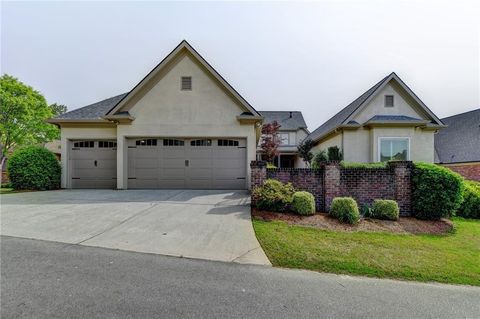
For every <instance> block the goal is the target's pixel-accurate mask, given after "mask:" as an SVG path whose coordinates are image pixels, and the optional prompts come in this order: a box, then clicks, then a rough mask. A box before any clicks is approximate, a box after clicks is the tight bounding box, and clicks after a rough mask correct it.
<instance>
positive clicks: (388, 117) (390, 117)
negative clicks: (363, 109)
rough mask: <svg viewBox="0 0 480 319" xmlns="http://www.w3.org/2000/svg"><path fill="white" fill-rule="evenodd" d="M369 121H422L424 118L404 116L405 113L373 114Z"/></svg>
mask: <svg viewBox="0 0 480 319" xmlns="http://www.w3.org/2000/svg"><path fill="white" fill-rule="evenodd" d="M369 121H376V122H381V121H405V122H416V121H419V122H423V121H424V120H422V119H417V118H414V117H410V116H406V115H375V116H374V117H372V118H371V119H369V120H368V121H367V122H369Z"/></svg>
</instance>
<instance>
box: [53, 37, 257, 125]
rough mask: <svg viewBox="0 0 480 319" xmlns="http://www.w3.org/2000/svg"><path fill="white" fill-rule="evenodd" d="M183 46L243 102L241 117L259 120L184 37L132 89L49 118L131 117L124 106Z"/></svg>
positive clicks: (100, 119)
mask: <svg viewBox="0 0 480 319" xmlns="http://www.w3.org/2000/svg"><path fill="white" fill-rule="evenodd" d="M184 50H186V51H187V52H189V53H190V54H191V55H192V56H193V57H194V58H195V59H196V60H197V61H198V62H199V63H200V64H201V65H202V66H203V67H205V68H206V70H207V71H208V72H209V73H210V74H211V75H212V76H213V77H214V78H215V79H216V80H217V81H218V82H219V83H220V85H221V86H222V87H223V88H224V89H225V90H226V91H227V92H228V93H229V94H231V96H232V97H233V98H234V99H235V100H236V101H237V102H238V103H239V104H240V105H241V106H242V108H243V109H244V112H243V113H242V115H240V116H239V117H237V118H238V119H239V120H250V119H252V120H259V119H261V115H260V114H259V113H258V112H257V111H256V110H255V109H254V108H253V107H252V106H251V105H250V104H249V103H248V102H247V101H246V100H245V99H244V98H243V97H242V96H241V95H240V94H239V93H238V92H237V91H236V90H235V89H234V88H233V87H232V86H231V85H230V84H229V83H228V82H227V81H226V80H225V79H224V78H223V77H222V76H221V75H220V74H219V73H218V72H217V71H216V70H215V69H214V68H213V67H212V66H211V65H210V64H209V63H208V62H207V61H206V60H205V59H204V58H203V57H202V56H200V54H198V52H197V51H196V50H195V49H194V48H193V47H192V46H191V45H190V44H189V43H188V42H187V41H185V40H183V41H182V42H180V44H179V45H178V46H177V47H176V48H175V49H174V50H173V51H172V52H170V53H169V54H168V55H167V56H166V57H165V58H164V59H163V60H162V61H161V62H160V63H159V64H158V65H157V66H156V67H155V68H154V69H153V70H152V71H150V72H149V73H148V74H147V75H146V76H145V77H144V78H143V79H142V80H141V81H140V82H139V83H138V84H137V85H136V86H135V87H134V88H133V89H132V90H130V91H129V92H127V93H123V94H120V95H117V96H114V97H111V98H108V99H105V100H102V101H99V102H96V103H93V104H90V105H87V106H84V107H81V108H79V109H76V110H73V111H70V112H67V113H64V114H62V115H59V116H57V117H55V118H52V119H49V120H48V122H49V123H62V122H83V121H84V122H108V121H107V120H108V119H111V120H117V119H128V118H131V117H130V115H129V113H128V112H121V107H122V106H123V105H125V103H127V102H128V100H129V99H130V98H131V97H132V96H133V95H135V94H136V93H137V92H138V91H139V90H140V89H141V87H143V86H144V85H145V84H146V83H147V82H148V81H149V80H150V79H152V78H153V77H154V76H155V75H156V74H157V73H158V72H160V71H161V70H162V69H163V68H164V67H165V66H167V65H168V63H169V62H170V61H172V60H173V59H174V58H175V57H177V56H178V55H179V54H181V53H182V52H183V51H184Z"/></svg>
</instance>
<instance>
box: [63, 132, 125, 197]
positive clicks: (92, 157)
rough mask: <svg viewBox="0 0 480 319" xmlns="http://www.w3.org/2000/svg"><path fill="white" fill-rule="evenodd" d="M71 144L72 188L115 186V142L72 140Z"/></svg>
mask: <svg viewBox="0 0 480 319" xmlns="http://www.w3.org/2000/svg"><path fill="white" fill-rule="evenodd" d="M71 146H72V147H71V148H70V154H69V164H70V176H71V180H72V182H71V187H72V188H110V189H113V188H116V186H117V178H116V177H117V142H115V141H108V140H101V141H72V142H71Z"/></svg>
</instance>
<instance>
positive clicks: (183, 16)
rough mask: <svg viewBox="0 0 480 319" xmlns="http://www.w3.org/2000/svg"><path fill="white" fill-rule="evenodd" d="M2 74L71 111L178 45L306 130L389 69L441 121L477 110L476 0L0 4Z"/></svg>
mask: <svg viewBox="0 0 480 319" xmlns="http://www.w3.org/2000/svg"><path fill="white" fill-rule="evenodd" d="M0 10H1V23H0V27H1V58H0V73H2V74H4V73H7V74H10V75H13V76H15V77H17V78H18V79H19V80H21V81H22V82H24V83H26V84H28V85H31V86H33V87H34V88H35V89H37V90H39V91H40V92H41V93H42V94H43V95H44V96H45V97H46V98H47V101H48V102H49V103H54V102H55V103H59V104H65V105H67V106H68V109H69V110H73V109H76V108H78V107H82V106H85V105H88V104H91V103H94V102H97V101H99V100H102V99H105V98H108V97H111V96H114V95H118V94H121V93H124V92H128V91H129V90H130V89H131V88H132V87H133V86H135V85H136V84H137V83H138V82H139V81H140V80H141V79H142V78H143V77H144V76H145V75H146V74H147V73H148V72H149V71H150V70H151V69H152V68H153V67H155V65H157V64H158V63H159V62H160V61H161V60H162V59H163V58H164V57H165V56H166V55H167V54H168V53H169V52H170V51H171V50H173V49H174V48H175V46H176V45H177V44H178V43H180V41H182V40H183V39H186V40H187V41H188V42H189V43H190V44H191V45H192V46H193V47H194V48H195V49H196V50H197V51H198V52H199V53H200V54H201V55H202V56H203V57H204V58H205V59H206V60H207V61H208V62H209V63H210V64H211V65H212V66H213V67H214V68H215V69H216V70H217V71H218V72H219V73H220V74H221V75H222V76H223V77H224V78H225V79H226V80H227V81H228V82H229V83H230V84H231V85H232V86H233V87H234V88H235V89H236V90H237V91H238V92H239V93H240V94H241V95H242V96H243V97H244V98H245V99H246V100H247V101H249V103H250V104H251V105H253V107H255V108H256V109H257V110H286V111H290V110H299V111H302V112H303V115H304V117H305V120H306V122H307V125H308V126H309V128H310V130H312V131H313V130H314V129H315V128H316V127H317V126H319V125H320V124H322V123H323V122H325V121H326V120H328V119H329V118H330V117H331V116H333V115H334V114H335V113H337V112H338V111H339V110H340V109H342V108H343V107H345V106H346V105H348V104H349V103H350V102H351V101H353V100H354V99H356V98H357V97H358V96H359V95H361V94H362V93H363V92H364V91H366V90H367V89H368V88H370V87H371V86H373V85H374V84H375V83H376V82H378V81H379V80H380V79H382V78H383V77H384V76H386V75H388V74H389V73H391V72H392V71H394V72H396V73H397V74H398V75H399V76H400V78H402V79H403V80H404V82H406V84H407V85H409V86H410V88H411V89H412V90H413V91H414V92H415V93H416V94H417V95H418V96H419V97H420V98H421V99H422V101H423V102H424V103H425V104H426V105H427V106H428V107H429V108H430V109H431V110H432V111H433V112H434V113H436V114H437V115H438V116H439V117H446V116H450V115H453V114H457V113H461V112H465V111H469V110H472V109H475V108H479V107H480V50H479V46H480V2H479V1H449V2H442V1H433V2H431V1H378V0H377V1H367V0H364V1H358V0H357V1H341V0H340V1H319V2H95V1H89V2H62V1H60V2H38V1H37V2H5V1H2V3H1V8H0Z"/></svg>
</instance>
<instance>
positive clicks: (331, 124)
mask: <svg viewBox="0 0 480 319" xmlns="http://www.w3.org/2000/svg"><path fill="white" fill-rule="evenodd" d="M389 77H390V75H388V76H386V77H384V78H383V79H382V80H380V82H378V83H377V84H375V85H374V86H372V87H371V88H370V89H368V90H367V91H366V92H365V93H363V94H362V95H360V96H359V97H358V98H357V99H356V100H355V101H353V102H352V103H350V104H349V105H347V106H346V107H345V108H344V109H342V110H341V111H340V112H338V113H337V114H335V115H334V116H333V117H332V118H330V119H329V120H328V121H326V122H325V123H323V124H322V125H320V127H319V128H317V129H316V130H315V131H313V132H312V133H310V135H309V136H308V137H307V138H309V139H312V140H313V141H315V140H317V139H319V138H321V137H323V136H324V135H325V134H327V133H329V132H330V131H332V130H334V129H335V128H337V127H338V126H340V125H341V124H342V123H343V122H345V120H346V119H347V118H348V117H349V116H350V115H351V114H352V113H353V112H355V111H356V110H357V109H358V108H359V107H360V106H361V105H362V104H363V102H365V101H366V100H367V99H368V98H369V97H370V96H371V95H372V94H373V93H374V92H375V91H376V90H377V89H378V88H379V87H380V86H381V85H382V84H383V83H384V82H385V81H386V80H387V79H388V78H389Z"/></svg>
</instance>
